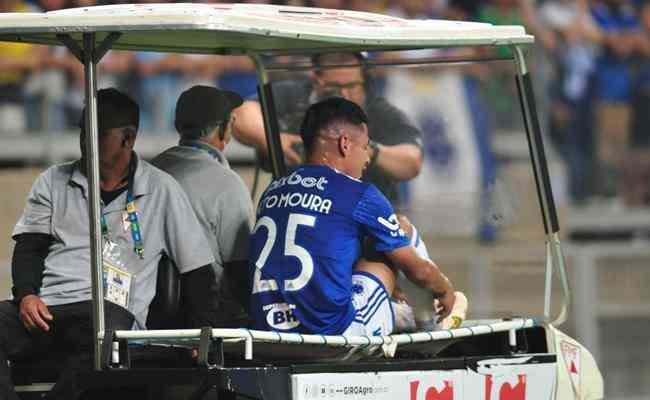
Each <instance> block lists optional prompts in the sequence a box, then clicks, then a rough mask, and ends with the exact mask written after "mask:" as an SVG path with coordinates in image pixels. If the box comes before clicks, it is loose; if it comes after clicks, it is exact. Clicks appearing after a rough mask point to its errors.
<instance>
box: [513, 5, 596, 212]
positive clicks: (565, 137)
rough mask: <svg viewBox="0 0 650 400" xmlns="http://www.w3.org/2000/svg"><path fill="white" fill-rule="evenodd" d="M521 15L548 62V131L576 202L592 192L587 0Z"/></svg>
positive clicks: (591, 35)
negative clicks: (549, 70) (563, 165)
mask: <svg viewBox="0 0 650 400" xmlns="http://www.w3.org/2000/svg"><path fill="white" fill-rule="evenodd" d="M523 10H524V13H525V14H526V15H527V20H528V21H532V22H530V23H529V26H531V28H532V31H533V33H534V34H535V35H536V37H538V38H540V43H541V44H542V46H543V48H544V50H546V52H547V55H548V58H549V59H550V63H551V75H550V79H548V85H549V88H548V91H547V93H549V96H550V107H549V115H548V118H549V131H550V132H549V133H550V137H551V138H552V139H553V141H554V142H555V144H556V145H557V148H558V150H559V153H560V155H561V156H562V157H563V159H564V161H565V162H566V164H567V167H568V172H569V194H570V196H571V199H572V200H573V201H574V202H575V203H576V204H582V203H584V202H585V201H586V200H587V198H588V197H589V196H590V195H591V193H592V181H593V176H592V172H593V144H592V141H593V136H592V122H593V113H592V103H593V74H594V69H595V57H596V50H597V49H596V46H595V43H597V42H598V41H600V31H599V30H598V29H597V28H596V26H595V24H594V21H593V19H592V17H591V14H590V12H589V6H588V3H587V1H586V0H580V1H570V0H550V1H546V2H544V3H543V4H542V5H541V6H540V8H539V9H537V10H535V9H533V8H532V7H530V6H528V3H527V2H524V7H523Z"/></svg>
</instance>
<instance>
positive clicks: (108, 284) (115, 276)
mask: <svg viewBox="0 0 650 400" xmlns="http://www.w3.org/2000/svg"><path fill="white" fill-rule="evenodd" d="M132 282H133V274H130V273H129V272H126V271H124V270H122V269H120V268H118V267H116V266H115V265H112V264H110V263H108V262H106V260H104V299H106V300H108V301H110V302H111V303H113V304H117V305H118V306H120V307H123V308H128V305H129V299H130V297H131V283H132Z"/></svg>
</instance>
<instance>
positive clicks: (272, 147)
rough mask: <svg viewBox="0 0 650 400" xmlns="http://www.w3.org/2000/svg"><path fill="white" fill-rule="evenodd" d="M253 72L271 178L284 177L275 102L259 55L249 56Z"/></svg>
mask: <svg viewBox="0 0 650 400" xmlns="http://www.w3.org/2000/svg"><path fill="white" fill-rule="evenodd" d="M250 57H251V59H252V60H253V63H255V71H256V72H257V85H258V86H257V88H258V94H259V99H260V106H261V108H262V115H263V117H264V131H265V133H266V146H267V147H268V152H269V160H270V161H271V169H272V172H273V177H274V178H277V177H279V176H284V175H286V174H287V166H286V165H285V163H284V154H283V153H282V142H281V141H280V128H279V127H278V120H277V117H276V115H275V102H274V101H273V91H272V90H271V84H270V83H269V76H268V74H267V72H266V69H265V68H264V63H263V61H262V58H261V56H260V55H259V54H250Z"/></svg>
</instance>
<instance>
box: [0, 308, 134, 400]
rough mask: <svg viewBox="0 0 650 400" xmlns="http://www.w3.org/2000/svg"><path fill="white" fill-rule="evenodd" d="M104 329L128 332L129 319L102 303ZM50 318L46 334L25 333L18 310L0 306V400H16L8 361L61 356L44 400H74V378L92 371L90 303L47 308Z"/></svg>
mask: <svg viewBox="0 0 650 400" xmlns="http://www.w3.org/2000/svg"><path fill="white" fill-rule="evenodd" d="M104 304H105V307H104V310H105V324H106V328H107V329H108V328H112V329H115V330H128V329H131V327H132V326H133V319H134V318H133V315H132V314H131V313H129V312H128V311H127V310H125V309H123V308H121V307H119V306H116V305H114V304H112V303H109V302H104ZM48 309H49V310H50V313H51V314H52V316H53V317H54V319H53V320H52V321H50V322H49V323H48V324H49V326H50V330H49V332H42V331H39V332H29V331H27V329H25V327H24V326H23V324H22V322H21V321H20V318H19V314H18V313H19V310H18V306H17V305H16V304H14V303H13V302H10V301H2V302H0V399H3V400H5V399H6V400H18V396H17V395H16V392H15V391H14V388H13V383H12V381H11V374H10V370H9V365H8V361H11V360H24V359H36V358H37V357H39V356H44V357H47V355H48V353H51V352H56V353H57V354H63V355H64V360H65V362H64V364H63V365H61V369H60V376H59V379H58V381H57V384H56V385H55V387H54V389H53V390H52V392H51V393H50V395H49V396H48V399H50V398H52V399H68V398H73V397H74V396H76V393H75V392H74V385H73V381H74V375H75V373H76V372H77V371H79V370H84V369H90V368H92V356H93V340H92V339H93V336H94V332H93V322H92V303H91V302H90V301H83V302H79V303H72V304H64V305H58V306H50V307H48Z"/></svg>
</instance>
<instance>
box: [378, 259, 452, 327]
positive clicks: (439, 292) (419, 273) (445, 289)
mask: <svg viewBox="0 0 650 400" xmlns="http://www.w3.org/2000/svg"><path fill="white" fill-rule="evenodd" d="M385 254H386V256H387V257H388V259H389V260H390V261H391V262H392V263H393V265H396V266H398V267H399V268H400V269H401V270H402V271H403V272H404V274H405V275H406V277H407V278H408V279H409V280H410V281H411V282H413V283H415V284H416V285H418V286H420V287H421V288H423V289H428V290H431V291H432V292H433V295H434V297H435V298H436V299H438V301H439V302H440V305H441V307H442V308H443V310H441V311H440V314H439V317H440V318H441V319H442V318H445V317H446V316H447V315H449V313H450V312H451V309H452V307H453V306H454V300H455V295H454V287H453V285H452V284H451V281H449V279H448V278H447V277H446V276H445V274H443V273H442V271H440V269H439V268H438V266H437V265H436V264H435V263H433V262H432V261H429V260H427V259H424V258H422V257H420V256H419V255H418V254H417V253H416V251H415V247H413V246H404V247H400V248H399V249H396V250H393V251H391V252H386V253H385Z"/></svg>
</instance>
